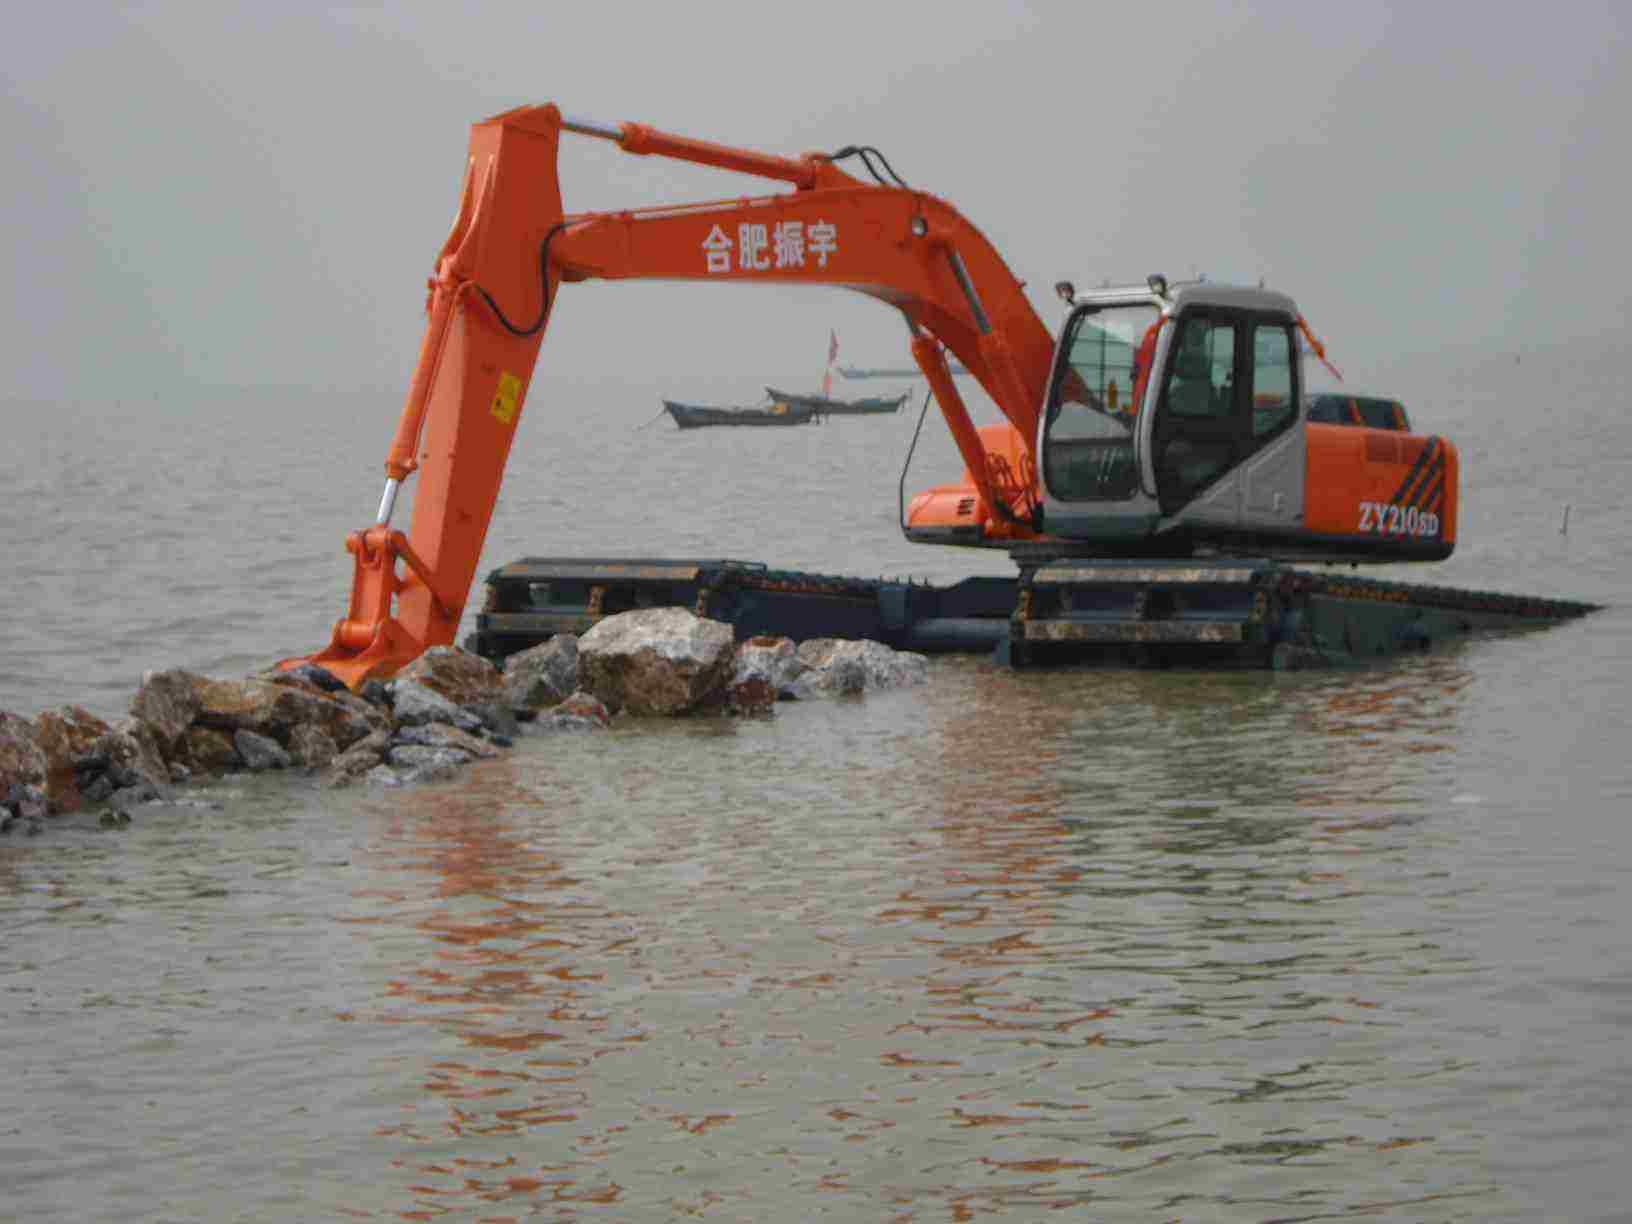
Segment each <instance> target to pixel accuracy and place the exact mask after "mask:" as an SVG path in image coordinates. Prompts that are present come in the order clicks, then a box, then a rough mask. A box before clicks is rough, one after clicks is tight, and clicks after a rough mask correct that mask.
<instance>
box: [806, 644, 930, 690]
mask: <svg viewBox="0 0 1632 1224" xmlns="http://www.w3.org/2000/svg"><path fill="white" fill-rule="evenodd" d="M799 658H800V659H801V660H803V661H804V662H805V663H806V664H807V665H808V666H809V668H810V670H809V671H807V672H805V673H803V674H802V675H800V676H799V678H798V680H797V681H796V686H797V688H798V690H799V692H800V694H801V695H809V696H833V695H836V694H843V693H861V692H866V691H868V690H870V689H886V688H901V687H903V686H906V685H912V684H922V683H923V682H924V681H925V680H927V679H928V678H929V660H928V659H927V658H925V657H924V656H923V655H921V654H914V653H913V652H911V651H906V650H891V649H890V648H889V647H888V646H885V645H884V644H882V643H881V642H872V641H849V640H847V639H838V638H812V639H811V640H810V641H808V642H804V643H802V644H801V645H800V647H799Z"/></svg>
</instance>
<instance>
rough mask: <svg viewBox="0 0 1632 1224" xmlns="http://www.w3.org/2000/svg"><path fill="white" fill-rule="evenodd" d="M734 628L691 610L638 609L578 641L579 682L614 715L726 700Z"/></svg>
mask: <svg viewBox="0 0 1632 1224" xmlns="http://www.w3.org/2000/svg"><path fill="white" fill-rule="evenodd" d="M734 647H735V638H734V635H733V633H732V630H731V626H730V625H727V624H723V623H721V622H720V621H713V620H704V619H703V618H702V617H699V616H696V615H694V614H692V613H691V612H689V611H687V610H686V609H685V608H640V609H637V610H635V611H633V612H620V613H618V614H617V615H614V616H608V617H606V618H605V619H604V620H602V621H599V622H598V623H597V624H596V625H595V626H594V627H593V628H591V629H590V630H589V631H588V632H587V633H585V634H584V636H583V637H582V638H580V639H579V640H578V676H579V684H580V685H581V686H582V688H583V689H584V690H585V691H586V692H589V693H593V694H594V695H595V696H596V697H597V698H599V699H600V700H601V702H602V703H604V704H605V706H606V708H607V709H608V710H610V711H612V712H613V713H617V712H618V711H620V710H627V711H628V712H629V713H631V714H637V715H646V714H657V715H675V714H685V713H689V712H690V711H692V710H695V709H698V708H699V707H706V706H709V705H712V704H717V703H719V702H721V701H723V697H724V689H725V685H726V683H727V681H728V680H729V679H730V676H731V669H732V664H733V659H734V657H735V650H734Z"/></svg>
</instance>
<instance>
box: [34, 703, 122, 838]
mask: <svg viewBox="0 0 1632 1224" xmlns="http://www.w3.org/2000/svg"><path fill="white" fill-rule="evenodd" d="M109 730H111V728H110V727H109V726H108V724H107V723H105V722H103V721H102V720H101V719H100V718H98V717H97V716H96V715H95V714H92V713H91V712H90V711H89V710H85V709H81V708H80V707H79V706H63V707H62V708H61V709H60V710H47V711H45V713H43V714H41V715H40V716H39V717H38V718H36V719H35V720H34V742H35V743H36V744H37V745H38V746H39V749H40V751H41V752H42V753H44V754H45V786H44V789H45V795H46V799H47V800H48V801H49V803H50V805H51V810H52V811H53V812H72V811H73V810H74V809H76V808H77V807H79V805H80V800H81V795H80V788H79V780H80V777H81V776H84V775H86V774H89V773H93V772H100V770H98V769H95V768H93V766H102V767H104V768H105V766H106V762H105V761H102V760H100V759H99V758H98V757H97V756H96V753H95V751H94V750H95V747H96V742H97V740H99V739H101V738H102V737H103V736H104V735H106V734H107V733H108V732H109Z"/></svg>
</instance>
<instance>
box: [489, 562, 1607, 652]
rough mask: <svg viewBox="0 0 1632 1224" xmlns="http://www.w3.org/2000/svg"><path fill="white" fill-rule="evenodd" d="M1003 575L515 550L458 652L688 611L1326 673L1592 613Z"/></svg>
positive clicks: (1116, 571) (1095, 576) (1256, 573)
mask: <svg viewBox="0 0 1632 1224" xmlns="http://www.w3.org/2000/svg"><path fill="white" fill-rule="evenodd" d="M1016 560H1017V562H1018V572H1017V573H1016V574H1015V575H1014V576H1012V577H981V578H967V579H964V580H963V581H961V582H957V583H954V584H952V585H949V586H935V585H933V584H929V583H922V582H916V581H903V580H893V579H885V578H876V579H863V578H846V577H837V576H833V575H828V574H813V573H804V572H799V571H793V570H776V569H771V568H769V567H768V566H766V565H763V564H760V563H758V562H752V561H735V560H726V559H689V560H663V559H639V558H593V557H592V558H582V557H527V558H524V559H522V560H519V561H514V562H512V563H510V564H509V565H505V566H501V567H500V568H498V569H496V570H494V571H492V572H491V573H490V574H489V575H488V577H487V581H486V598H485V601H484V606H483V609H482V611H481V612H480V613H479V614H478V615H477V617H476V631H475V633H473V634H472V635H470V637H468V638H467V639H466V641H465V645H466V647H467V649H469V650H471V651H473V652H474V653H476V654H480V655H482V656H484V657H486V658H488V659H491V660H493V661H495V662H501V661H502V660H503V659H504V658H506V657H507V656H509V655H511V654H514V653H516V652H517V651H520V650H525V649H527V648H528V647H530V646H535V645H538V644H540V643H542V642H545V641H548V640H549V638H550V637H551V636H553V635H554V634H557V633H582V632H584V631H585V630H587V629H589V628H590V627H591V626H592V625H594V624H595V623H596V621H598V620H600V619H601V618H603V617H606V616H610V615H613V614H615V613H618V612H626V611H629V610H631V609H634V608H648V607H673V606H679V607H685V608H689V609H691V610H692V611H694V612H695V613H697V615H699V616H705V617H708V618H710V619H713V620H718V621H723V622H725V623H727V624H730V625H731V626H732V627H733V629H734V630H735V632H736V635H737V638H738V639H739V640H746V639H748V638H752V637H759V636H765V635H774V636H784V637H789V638H792V639H794V640H795V641H803V640H805V639H808V638H817V637H838V638H868V639H872V640H874V641H878V642H883V643H884V644H886V645H888V646H891V647H894V648H896V649H899V650H914V651H921V652H925V653H940V652H969V653H986V654H991V655H993V656H994V657H995V658H997V659H999V660H1001V661H1004V662H1006V663H1009V664H1011V665H1013V666H1017V667H1018V666H1027V665H1048V664H1058V663H1080V662H1100V663H1111V664H1126V665H1147V666H1149V665H1154V666H1163V665H1171V666H1206V667H1218V666H1226V667H1228V666H1233V667H1273V668H1280V669H1285V668H1297V667H1308V666H1333V665H1342V664H1345V663H1353V662H1359V661H1362V660H1365V659H1371V658H1376V657H1379V656H1386V655H1391V654H1397V653H1400V652H1403V651H1411V650H1422V649H1426V648H1428V647H1430V646H1432V645H1434V644H1435V643H1437V642H1441V641H1445V640H1448V639H1452V638H1456V637H1461V636H1466V635H1468V634H1471V633H1476V632H1482V631H1490V630H1501V629H1506V628H1523V627H1528V626H1543V625H1548V624H1553V623H1556V622H1559V621H1563V620H1569V619H1572V618H1575V617H1579V616H1584V615H1586V614H1588V613H1590V612H1593V611H1596V610H1597V607H1598V605H1595V604H1589V603H1581V602H1576V601H1570V600H1559V599H1540V598H1531V597H1527V596H1520V595H1508V594H1502V593H1498V592H1492V591H1466V590H1459V589H1455V588H1451V587H1440V586H1429V585H1422V584H1417V583H1404V582H1390V581H1379V580H1377V579H1370V578H1362V577H1358V576H1356V575H1355V574H1354V573H1353V572H1351V571H1341V570H1333V571H1315V570H1305V569H1296V568H1293V567H1291V566H1288V565H1286V564H1285V563H1282V562H1278V561H1271V560H1255V559H1251V558H1234V557H1230V558H1214V559H1206V560H1182V561H1107V560H1098V559H1088V558H1071V557H1059V558H1052V559H1050V558H1046V557H1043V558H1038V557H1030V558H1026V557H1019V556H1017V558H1016Z"/></svg>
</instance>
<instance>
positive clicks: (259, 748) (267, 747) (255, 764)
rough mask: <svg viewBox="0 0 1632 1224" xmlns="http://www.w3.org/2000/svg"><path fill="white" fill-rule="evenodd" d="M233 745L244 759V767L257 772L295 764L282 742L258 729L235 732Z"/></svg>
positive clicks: (286, 767)
mask: <svg viewBox="0 0 1632 1224" xmlns="http://www.w3.org/2000/svg"><path fill="white" fill-rule="evenodd" d="M232 746H233V747H234V748H236V749H237V750H238V755H239V756H241V757H242V758H243V759H244V767H245V768H246V769H249V770H252V771H254V772H255V773H261V772H264V771H265V770H268V769H288V768H289V766H291V765H293V764H294V761H293V759H292V758H291V757H290V756H289V753H288V752H287V751H285V749H284V747H283V745H282V744H280V743H278V741H277V740H275V739H273V738H272V737H271V736H269V735H262V734H260V732H258V731H238V732H235V733H234V734H233V737H232Z"/></svg>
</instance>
